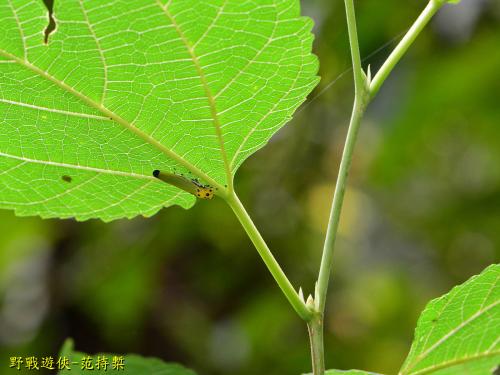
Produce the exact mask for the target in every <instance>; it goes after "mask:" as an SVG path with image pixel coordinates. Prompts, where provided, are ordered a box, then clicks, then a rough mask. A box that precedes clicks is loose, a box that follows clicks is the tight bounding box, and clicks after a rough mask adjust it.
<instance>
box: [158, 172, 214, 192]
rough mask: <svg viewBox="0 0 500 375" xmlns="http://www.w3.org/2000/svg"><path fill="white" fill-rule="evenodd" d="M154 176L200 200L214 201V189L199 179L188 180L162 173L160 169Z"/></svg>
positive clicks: (176, 175)
mask: <svg viewBox="0 0 500 375" xmlns="http://www.w3.org/2000/svg"><path fill="white" fill-rule="evenodd" d="M153 176H154V177H156V178H157V179H159V180H162V181H163V182H166V183H167V184H170V185H173V186H175V187H177V188H179V189H182V190H184V191H187V192H188V193H190V194H193V195H194V196H196V197H198V198H200V199H212V198H213V197H214V188H213V187H212V186H210V185H203V184H202V183H200V182H199V181H198V180H197V179H188V178H186V177H184V176H180V175H178V174H173V173H165V172H161V171H160V170H158V169H156V170H154V171H153Z"/></svg>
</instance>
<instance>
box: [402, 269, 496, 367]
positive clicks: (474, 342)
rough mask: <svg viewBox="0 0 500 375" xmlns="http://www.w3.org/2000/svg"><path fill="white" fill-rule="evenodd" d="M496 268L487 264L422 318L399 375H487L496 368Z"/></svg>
mask: <svg viewBox="0 0 500 375" xmlns="http://www.w3.org/2000/svg"><path fill="white" fill-rule="evenodd" d="M499 278H500V265H492V266H490V267H488V268H487V269H486V270H485V271H483V272H482V273H481V274H480V275H477V276H474V277H472V278H471V279H470V280H468V281H467V282H465V283H464V284H462V285H459V286H457V287H455V288H453V289H452V290H451V292H449V293H448V294H446V295H444V296H442V297H441V298H438V299H435V300H433V301H431V302H430V303H429V304H428V305H427V307H426V308H425V310H424V312H423V313H422V315H421V317H420V319H419V321H418V324H417V328H416V330H415V339H414V342H413V345H412V348H411V351H410V354H409V355H408V358H407V359H406V361H405V363H404V365H403V367H402V369H401V372H400V374H405V375H406V374H408V375H410V374H411V375H417V374H419V375H420V374H436V375H437V374H439V375H445V374H446V375H448V374H449V375H451V374H468V375H485V374H492V373H493V371H494V370H495V368H496V367H497V366H498V365H500V285H499V283H498V280H499Z"/></svg>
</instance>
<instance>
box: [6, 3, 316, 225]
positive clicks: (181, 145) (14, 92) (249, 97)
mask: <svg viewBox="0 0 500 375" xmlns="http://www.w3.org/2000/svg"><path fill="white" fill-rule="evenodd" d="M54 19H55V22H56V26H57V27H56V29H55V31H54V32H52V33H51V34H50V35H49V36H48V43H47V44H45V43H44V30H45V28H46V27H47V25H48V12H47V9H46V8H45V7H44V5H43V3H42V1H41V0H30V1H27V0H7V1H2V2H1V4H0V207H2V208H8V209H15V210H16V213H17V214H19V215H40V216H42V217H61V218H65V217H76V218H77V219H79V220H85V219H89V218H101V219H103V220H106V221H108V220H113V219H117V218H121V217H133V216H136V215H139V214H141V215H144V216H150V215H152V214H154V213H155V212H157V211H158V210H159V209H160V208H162V207H166V206H170V205H173V204H177V205H180V206H182V207H184V208H188V207H190V206H192V205H193V204H194V200H195V198H194V197H193V196H192V195H191V194H189V193H187V192H184V191H182V190H180V189H178V188H176V187H174V186H171V185H168V184H166V183H164V182H161V181H159V180H157V179H155V178H154V177H153V176H152V172H153V170H155V169H159V170H162V171H166V172H171V173H186V172H190V173H191V174H192V175H194V176H196V177H198V178H200V180H201V181H202V182H203V183H211V184H212V185H215V186H219V187H220V188H224V185H226V184H228V180H230V179H232V176H233V175H234V173H235V171H236V170H237V168H238V167H239V166H240V164H241V163H242V162H243V161H244V160H245V158H247V157H248V156H249V155H251V154H252V153H253V152H255V151H256V150H258V149H259V148H261V147H262V146H264V145H265V144H266V143H267V142H268V141H269V139H270V137H271V136H272V135H273V134H274V133H275V132H276V131H277V130H278V129H279V128H280V127H281V126H283V125H284V124H285V123H286V122H287V121H288V120H289V119H290V118H291V116H292V114H293V112H294V110H295V109H296V108H297V107H298V106H299V105H300V103H301V102H303V101H304V100H305V97H306V95H307V94H308V93H309V92H310V91H311V90H312V88H313V87H314V86H315V84H316V83H317V77H316V73H317V60H316V58H315V57H314V56H313V55H312V54H311V44H312V34H311V33H310V30H311V27H312V21H311V20H310V19H308V18H304V17H300V9H299V1H298V0H261V1H258V2H255V1H242V0H210V1H200V0H172V1H166V0H114V1H106V2H102V1H83V0H58V1H56V2H55V8H54Z"/></svg>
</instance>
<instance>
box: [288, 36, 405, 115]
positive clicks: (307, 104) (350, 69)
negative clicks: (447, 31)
mask: <svg viewBox="0 0 500 375" xmlns="http://www.w3.org/2000/svg"><path fill="white" fill-rule="evenodd" d="M405 33H406V30H405V31H402V32H400V33H399V34H398V35H396V36H395V37H394V38H392V39H391V40H389V41H388V42H386V43H384V44H383V45H382V46H380V47H378V48H377V49H376V50H374V51H373V52H371V53H370V54H368V56H366V57H365V58H363V59H362V60H361V62H362V63H364V62H366V61H367V60H369V59H371V58H372V57H373V56H375V55H377V54H378V53H379V52H381V51H383V50H385V49H386V48H387V47H389V46H390V45H392V44H394V42H395V41H397V40H399V39H401V38H402V37H403V35H404V34H405ZM351 71H352V67H350V68H348V69H346V70H344V71H343V72H342V73H340V74H339V75H338V76H337V77H335V78H334V79H332V80H331V81H330V82H329V83H328V84H327V85H326V86H325V87H324V88H323V89H322V90H321V91H320V92H319V93H318V94H316V95H315V96H313V97H312V98H311V99H310V100H308V101H307V102H306V103H304V105H303V106H302V107H300V108H299V109H298V111H297V112H296V114H299V113H300V112H302V111H303V110H304V109H306V108H307V107H309V106H310V105H311V104H312V103H314V102H315V101H316V100H317V99H318V98H319V97H320V96H322V95H323V94H324V93H325V92H327V91H328V90H329V89H330V88H331V87H332V86H333V85H335V83H337V82H338V81H339V80H340V79H341V78H343V77H344V76H345V75H346V74H347V73H349V72H351Z"/></svg>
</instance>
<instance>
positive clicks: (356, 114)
mask: <svg viewBox="0 0 500 375" xmlns="http://www.w3.org/2000/svg"><path fill="white" fill-rule="evenodd" d="M345 8H346V15H347V27H348V29H349V41H350V46H351V55H352V66H353V70H354V85H355V99H354V106H353V110H352V115H351V122H350V124H349V130H348V132H347V138H346V143H345V146H344V151H343V153H342V160H341V162H340V168H339V174H338V178H337V184H336V186H335V193H334V196H333V202H332V208H331V211H330V219H329V221H328V229H327V232H326V237H325V243H324V246H323V256H322V258H321V266H320V270H319V276H318V285H317V289H316V309H317V311H318V312H320V313H323V312H324V311H325V303H326V293H327V290H328V282H329V279H330V273H331V267H332V263H333V248H334V244H335V237H336V235H337V229H338V226H339V219H340V213H341V211H342V204H343V201H344V194H345V189H346V183H347V176H348V175H349V169H350V167H351V161H352V155H353V152H354V145H355V143H356V138H357V135H358V130H359V125H360V124H361V119H362V117H363V114H364V111H365V108H366V105H367V99H368V95H367V86H366V83H365V82H366V78H365V75H364V72H363V70H362V68H361V58H360V53H359V46H358V35H357V30H356V15H355V12H354V4H353V0H345ZM315 375H316V374H315Z"/></svg>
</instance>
